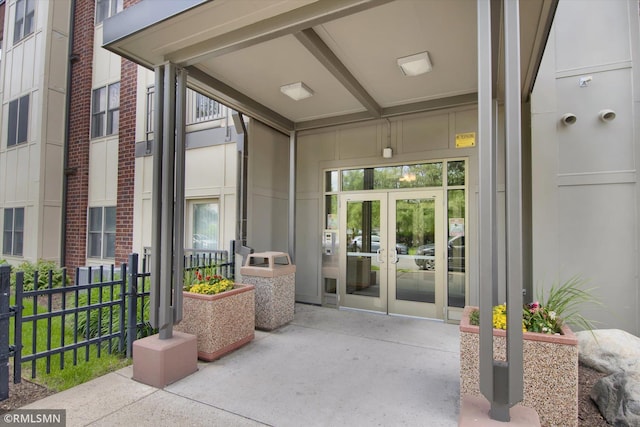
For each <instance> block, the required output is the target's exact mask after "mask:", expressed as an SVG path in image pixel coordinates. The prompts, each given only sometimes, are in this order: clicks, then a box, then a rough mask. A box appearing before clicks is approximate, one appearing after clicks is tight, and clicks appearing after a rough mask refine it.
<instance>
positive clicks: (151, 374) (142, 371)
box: [133, 331, 198, 388]
mask: <svg viewBox="0 0 640 427" xmlns="http://www.w3.org/2000/svg"><path fill="white" fill-rule="evenodd" d="M197 370H198V348H197V340H196V337H195V335H190V334H185V333H183V332H178V331H174V332H173V337H171V338H169V339H165V340H161V339H160V338H159V336H158V335H157V334H156V335H152V336H150V337H146V338H142V339H139V340H136V341H134V342H133V379H134V380H136V381H139V382H141V383H143V384H147V385H150V386H153V387H158V388H164V387H165V386H167V385H169V384H171V383H174V382H176V381H178V380H180V379H182V378H184V377H186V376H188V375H191V374H193V373H194V372H196V371H197Z"/></svg>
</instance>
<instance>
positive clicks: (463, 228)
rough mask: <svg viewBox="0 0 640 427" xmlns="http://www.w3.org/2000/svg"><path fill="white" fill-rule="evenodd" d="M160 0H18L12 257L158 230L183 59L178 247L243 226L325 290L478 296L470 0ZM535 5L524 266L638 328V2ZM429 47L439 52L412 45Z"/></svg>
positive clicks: (542, 284)
mask: <svg viewBox="0 0 640 427" xmlns="http://www.w3.org/2000/svg"><path fill="white" fill-rule="evenodd" d="M137 3H139V4H137ZM151 3H153V1H152V0H141V1H139V2H134V1H132V2H128V1H119V0H95V1H93V0H86V1H81V0H76V1H71V0H68V1H65V0H56V1H31V0H9V1H6V2H5V3H4V7H5V13H4V16H5V26H4V31H3V45H2V63H1V73H2V74H1V78H2V86H1V90H2V93H1V94H0V96H1V99H2V132H1V136H0V208H1V209H2V211H3V216H2V221H3V223H2V224H3V234H2V248H3V252H2V255H1V256H0V257H2V258H4V259H7V260H8V261H10V262H12V263H19V262H20V261H22V260H24V259H30V260H35V259H38V258H45V259H53V260H60V261H62V263H63V264H65V265H67V266H72V267H75V266H83V265H99V264H105V263H107V264H108V263H113V262H120V261H123V260H124V258H125V256H126V254H128V253H129V252H131V251H135V252H140V253H142V252H144V250H145V247H148V246H150V244H151V218H152V216H153V214H154V210H153V205H152V201H151V192H152V191H151V188H152V181H153V174H152V171H153V157H152V156H151V152H152V147H153V140H154V134H153V120H154V119H153V117H154V111H153V98H154V96H155V91H154V75H153V72H152V71H151V70H152V69H153V67H154V66H158V65H159V64H163V63H165V62H166V61H167V60H170V61H171V62H172V63H174V64H175V66H176V67H181V68H182V69H184V70H186V71H187V72H188V73H189V87H190V88H191V89H193V90H194V91H190V92H189V95H188V97H187V105H189V106H190V109H188V112H187V113H186V116H187V150H186V157H187V171H186V196H185V199H186V200H185V217H186V224H185V242H184V244H185V247H194V248H204V249H217V248H224V249H229V248H230V242H231V241H232V240H234V239H236V238H237V237H238V235H239V233H240V234H242V233H243V232H242V231H240V232H239V230H243V227H244V230H245V232H244V233H246V234H245V235H246V244H247V245H248V246H250V247H252V248H253V249H255V250H257V251H262V250H279V251H287V252H289V253H290V254H291V255H292V256H293V258H294V259H295V263H296V264H297V277H296V298H297V300H299V301H303V302H308V303H313V304H323V305H328V306H335V307H339V308H347V309H360V310H371V311H379V312H382V313H388V314H399V315H411V316H420V317H429V318H434V319H440V320H443V321H456V320H457V319H458V318H459V315H460V311H461V308H462V307H463V306H464V305H465V304H477V302H478V300H479V296H480V292H481V283H480V273H479V271H480V266H479V257H480V251H481V247H482V242H481V241H480V240H481V238H480V235H481V225H480V223H479V220H478V218H479V198H480V196H479V185H480V175H481V169H482V166H481V165H480V160H479V147H478V145H479V144H481V143H482V142H481V141H480V139H479V135H480V129H479V121H478V114H479V110H480V109H479V107H478V98H477V93H478V77H477V62H476V59H477V58H476V57H477V54H476V44H477V39H476V26H477V20H476V18H477V16H476V13H477V12H476V2H472V1H467V0H463V1H438V0H424V1H410V0H396V1H389V2H374V3H375V4H373V3H372V4H367V5H364V4H362V5H360V4H359V3H358V2H355V1H354V2H346V3H349V5H347V6H345V7H344V8H342V9H340V8H337V9H336V8H335V7H334V6H332V2H322V1H320V2H315V1H311V0H310V1H305V2H297V3H296V2H291V3H287V2H285V3H278V2H270V1H268V0H264V1H261V2H250V1H241V2H227V1H214V2H203V1H200V0H185V1H183V2H162V4H163V8H153V7H152V6H151ZM272 3H274V4H272ZM275 3H278V4H279V6H276V5H275ZM356 3H358V4H356ZM378 3H380V4H378ZM520 7H521V15H520V21H521V23H522V25H521V27H522V28H521V31H522V33H523V40H524V42H522V44H521V49H522V50H523V52H526V55H529V56H525V58H524V59H523V60H522V61H521V65H522V82H523V83H522V91H523V97H522V98H523V100H522V105H521V107H522V112H523V113H522V124H523V126H522V128H523V131H522V140H523V147H524V152H523V155H522V176H523V188H524V192H523V195H524V196H523V220H524V222H523V224H524V230H525V233H524V236H523V239H522V241H523V248H524V255H523V258H524V260H525V262H524V273H525V279H524V281H525V283H523V285H522V287H523V288H524V289H525V290H526V291H527V296H526V298H536V296H537V295H538V293H539V292H540V291H543V290H545V289H548V288H549V287H550V286H551V284H552V283H553V282H557V281H561V280H564V279H567V278H569V277H571V276H573V275H580V276H582V277H584V278H586V279H589V280H590V283H591V284H592V285H593V286H596V287H598V289H597V290H595V291H594V292H595V293H596V295H597V296H598V297H599V298H600V299H601V301H602V302H603V307H605V309H603V308H602V307H600V308H594V309H589V310H586V311H585V314H586V315H588V316H589V317H591V318H594V319H595V320H598V321H600V322H602V323H601V326H602V327H620V328H622V329H626V330H628V331H630V332H632V333H636V334H638V333H640V314H639V312H640V290H639V286H638V278H637V276H638V271H637V270H638V264H639V263H638V241H640V229H639V227H638V212H639V211H640V210H639V209H638V205H639V204H640V197H639V196H640V194H638V192H639V191H640V186H638V183H637V172H636V169H637V165H638V162H639V161H640V159H638V157H637V156H638V154H637V153H638V151H639V150H638V142H639V140H638V129H637V123H640V120H638V118H639V117H638V109H637V105H638V100H639V95H638V93H639V92H638V82H639V81H640V80H638V78H639V76H638V54H639V50H638V40H639V39H640V30H639V28H638V2H637V1H636V0H602V1H599V0H593V1H589V2H584V1H575V0H560V1H558V2H556V1H553V0H531V1H527V2H520ZM338 9H339V10H338ZM122 11H124V12H122ZM322 11H324V12H322ZM121 12H122V13H121ZM287 13H289V14H287ZM124 14H127V19H126V20H124V19H119V18H120V17H122V16H123V15H124ZM435 16H439V17H440V19H439V20H438V21H433V17H435ZM109 17H111V18H110V19H108V21H107V22H106V23H105V22H104V20H105V19H106V18H109ZM238 17H239V18H238ZM305 17H306V18H305ZM418 18H419V19H418ZM416 19H418V21H420V22H423V23H424V22H429V23H430V25H426V26H425V25H422V24H420V25H419V24H418V23H417V22H416ZM274 22H280V23H282V22H284V24H282V25H283V26H282V27H278V28H279V29H278V30H277V31H276V30H273V32H269V31H267V30H265V29H264V27H260V25H263V26H266V25H268V24H271V23H274ZM443 22H449V23H451V22H455V25H449V26H443V25H440V23H443ZM551 23H553V25H551ZM585 23H588V25H587V24H585ZM110 25H111V27H110V28H109V26H110ZM419 28H422V30H420V29H419ZM105 29H108V30H109V31H111V33H110V34H106V33H105ZM462 29H464V31H463V30H462ZM196 30H197V31H196ZM261 31H262V32H261ZM241 35H242V36H245V37H246V39H242V41H238V40H239V39H238V40H236V38H235V37H240V36H241ZM229 40H232V41H234V42H230V41H229ZM103 46H104V47H103ZM427 51H428V54H427V55H426V58H427V60H429V61H430V69H431V71H430V72H429V73H426V74H420V75H411V73H413V72H414V71H415V70H413V71H412V70H408V71H407V70H405V71H403V70H401V69H400V68H399V65H400V64H401V63H405V62H407V61H408V60H409V59H411V58H412V57H413V56H420V55H421V54H422V56H423V57H424V54H423V53H424V52H427ZM116 53H118V54H120V55H122V56H118V55H117V54H116ZM415 53H417V55H413V54H415ZM385 55H387V56H388V57H387V56H385ZM124 58H128V59H124ZM407 58H409V59H407ZM405 60H407V61H405ZM292 83H293V84H292ZM290 89H292V90H293V92H290ZM503 89H504V88H503V87H499V86H498V87H497V89H496V90H497V94H496V98H495V101H496V111H495V123H497V124H498V126H497V130H496V132H497V140H498V142H499V145H498V147H499V150H503V149H504V145H505V141H506V136H505V133H504V127H505V123H506V118H505V117H506V110H505V107H504V99H503V96H504V92H503ZM195 90H197V92H196V91H195ZM285 92H288V93H289V95H286V94H285ZM301 95H302V97H306V98H302V99H301V97H300V96H301ZM288 96H292V97H294V98H295V97H297V98H298V100H293V99H292V98H289V97H288ZM223 104H224V105H228V106H230V107H231V108H233V109H234V111H239V112H241V116H236V121H234V120H233V118H232V117H231V115H230V114H229V110H228V107H225V106H223ZM238 119H240V121H238ZM241 128H243V129H241ZM245 138H246V147H245V146H244V141H245ZM244 148H247V150H246V151H243V149H244ZM243 154H245V155H246V163H245V164H244V168H245V169H244V170H243V167H242V166H241V167H239V165H243ZM506 166H507V161H506V160H505V158H504V156H503V155H500V156H499V157H498V166H497V179H498V185H497V195H496V199H497V200H498V203H499V206H500V210H499V212H498V224H499V225H498V229H497V239H498V244H497V251H498V257H499V259H500V261H499V263H498V267H497V279H496V280H497V281H498V282H499V283H500V285H501V287H502V288H504V286H505V283H506V281H507V275H508V268H507V261H506V259H507V256H508V253H509V251H508V250H507V247H506V244H505V234H506V231H505V230H506V229H505V214H504V212H505V209H506V204H507V202H506V199H507V197H506V181H507V179H506V178H505V175H506V172H505V170H506ZM242 184H244V185H246V193H245V195H244V197H245V199H242V197H240V198H239V197H238V195H239V191H238V188H239V185H242ZM243 211H246V213H247V214H246V217H244V216H243ZM500 298H504V295H503V294H501V295H500Z"/></svg>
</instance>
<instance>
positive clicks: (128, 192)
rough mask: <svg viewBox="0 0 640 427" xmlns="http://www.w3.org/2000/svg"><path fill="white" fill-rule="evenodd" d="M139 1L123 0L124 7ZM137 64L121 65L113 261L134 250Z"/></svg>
mask: <svg viewBox="0 0 640 427" xmlns="http://www.w3.org/2000/svg"><path fill="white" fill-rule="evenodd" d="M138 1H139V0H125V1H124V8H125V9H126V8H127V7H129V6H132V5H134V4H136V3H138ZM137 79H138V66H137V65H136V64H135V63H133V62H131V61H129V60H126V59H123V60H122V64H121V67H120V128H119V135H118V196H117V208H116V263H120V262H124V261H126V260H127V256H128V255H129V254H130V253H131V251H132V250H133V185H134V177H135V171H136V167H135V166H136V164H135V161H136V155H135V145H136V139H135V138H136V87H137Z"/></svg>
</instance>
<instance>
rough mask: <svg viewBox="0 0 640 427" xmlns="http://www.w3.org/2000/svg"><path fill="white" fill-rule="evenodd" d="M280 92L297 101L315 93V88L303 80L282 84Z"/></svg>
mask: <svg viewBox="0 0 640 427" xmlns="http://www.w3.org/2000/svg"><path fill="white" fill-rule="evenodd" d="M280 92H282V93H284V94H285V95H287V96H288V97H289V98H291V99H293V100H295V101H300V100H301V99H305V98H309V97H310V96H312V95H313V90H311V88H310V87H309V86H307V85H305V84H304V83H302V82H296V83H291V84H288V85H284V86H280Z"/></svg>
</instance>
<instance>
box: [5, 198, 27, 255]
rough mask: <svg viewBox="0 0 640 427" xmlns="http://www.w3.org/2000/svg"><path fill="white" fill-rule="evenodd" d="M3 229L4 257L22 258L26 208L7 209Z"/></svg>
mask: <svg viewBox="0 0 640 427" xmlns="http://www.w3.org/2000/svg"><path fill="white" fill-rule="evenodd" d="M3 228H4V233H3V238H2V253H3V254H4V255H13V256H22V243H23V240H24V208H9V209H5V210H4V227H3Z"/></svg>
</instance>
